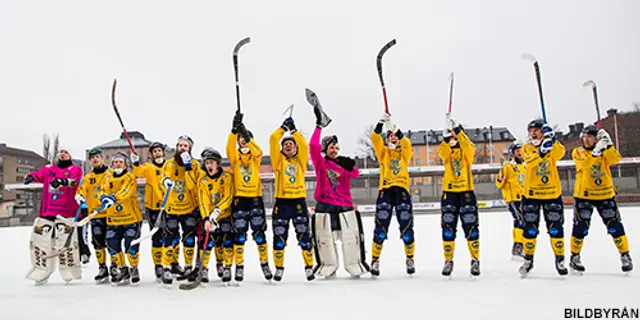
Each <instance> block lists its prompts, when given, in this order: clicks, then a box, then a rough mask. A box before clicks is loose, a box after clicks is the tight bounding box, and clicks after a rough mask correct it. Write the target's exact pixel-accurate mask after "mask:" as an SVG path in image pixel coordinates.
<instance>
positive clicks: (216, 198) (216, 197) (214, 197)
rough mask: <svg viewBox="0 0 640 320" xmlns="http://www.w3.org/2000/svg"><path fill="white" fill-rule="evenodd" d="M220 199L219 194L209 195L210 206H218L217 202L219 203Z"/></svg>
mask: <svg viewBox="0 0 640 320" xmlns="http://www.w3.org/2000/svg"><path fill="white" fill-rule="evenodd" d="M221 198H222V195H221V194H220V192H215V193H212V194H211V204H213V205H214V206H215V205H217V204H218V202H220V199H221Z"/></svg>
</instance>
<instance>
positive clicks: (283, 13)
mask: <svg viewBox="0 0 640 320" xmlns="http://www.w3.org/2000/svg"><path fill="white" fill-rule="evenodd" d="M638 13H640V1H637V0H628V1H602V0H581V1H551V0H549V1H541V0H538V1H494V0H484V1H443V0H438V1H400V0H395V1H388V0H386V1H379V0H368V1H345V0H339V1H335V0H325V1H313V2H311V1H300V0H291V1H273V0H272V1H260V0H255V1H240V0H236V1H167V0H153V1H151V0H149V1H122V0H117V1H86V0H77V1H30V0H20V1H9V0H4V1H2V2H0V43H1V49H0V108H2V109H1V110H2V112H1V115H0V117H2V121H0V142H6V143H7V144H8V145H10V146H15V147H19V148H26V149H31V150H34V151H36V152H38V153H40V152H41V144H42V142H41V140H42V134H43V133H56V132H57V133H59V134H60V139H61V142H62V144H63V145H64V146H66V147H67V148H69V149H70V151H71V152H72V154H74V157H77V158H84V155H83V154H84V151H85V149H88V148H90V147H92V146H95V145H98V144H101V143H104V142H107V141H110V140H113V139H115V138H117V137H118V136H119V134H120V132H121V129H120V125H119V123H118V121H117V118H116V116H115V114H114V113H113V110H112V108H111V101H110V91H111V83H112V81H113V79H114V78H117V79H118V82H119V87H118V97H117V101H118V106H119V109H120V113H121V114H122V117H123V120H124V123H125V126H126V127H127V129H128V130H129V131H132V130H139V131H142V132H143V133H144V134H145V136H146V137H147V139H149V140H160V141H162V142H165V143H167V144H170V145H174V144H175V143H176V138H177V137H178V136H180V135H182V134H188V135H190V136H191V137H192V138H193V139H194V140H195V151H196V154H198V155H199V153H200V151H201V150H202V149H203V148H204V147H206V146H212V147H214V148H217V149H219V150H220V151H221V152H223V154H224V149H225V143H226V140H227V136H228V133H229V130H230V127H231V121H232V117H233V114H234V112H235V108H236V106H235V84H234V73H233V64H232V59H231V57H232V55H231V53H232V49H233V47H234V45H235V44H236V42H237V41H239V40H240V39H242V38H244V37H247V36H250V37H251V43H250V44H248V45H246V46H245V47H244V48H243V49H242V51H241V54H240V82H241V100H242V108H243V112H244V113H245V122H246V124H247V126H248V127H249V129H250V130H252V131H253V132H254V134H255V135H256V138H257V141H258V142H259V143H260V144H261V145H262V147H263V148H264V149H265V150H268V138H269V135H270V134H271V132H272V131H273V130H274V129H276V128H277V127H278V126H279V125H280V124H281V122H282V120H283V119H284V117H283V116H282V113H283V111H284V109H286V108H287V107H288V106H289V105H290V104H295V111H294V118H295V120H296V122H297V125H298V127H299V128H300V129H301V130H303V131H304V132H305V133H310V132H311V131H312V130H313V125H314V124H313V123H314V120H313V113H312V109H311V107H310V106H309V104H308V103H307V102H306V100H305V96H304V89H305V88H307V87H308V88H311V89H313V90H314V91H315V92H316V93H317V94H318V96H319V98H320V100H321V102H322V104H323V105H324V107H325V109H326V111H327V113H328V114H329V115H330V116H331V117H332V118H333V119H334V122H333V123H332V124H331V125H330V127H329V128H327V131H328V132H329V133H335V134H338V135H339V137H340V139H341V146H342V150H343V152H345V153H347V154H354V153H355V152H356V151H357V145H356V140H357V136H358V135H360V134H361V132H362V131H363V128H364V127H365V126H366V125H367V124H372V123H375V122H376V121H377V120H378V118H379V116H380V114H381V113H382V111H383V108H384V104H383V99H382V92H381V89H380V84H379V81H378V76H377V71H376V64H375V58H376V54H377V53H378V50H379V49H380V48H381V47H382V46H383V45H384V44H385V43H386V42H388V41H389V40H391V39H393V38H395V39H397V45H396V46H395V47H393V48H392V49H390V50H389V51H388V52H387V54H386V55H385V57H384V61H383V64H384V73H385V80H386V84H387V90H388V97H389V104H390V110H391V114H392V116H393V118H394V119H395V121H396V123H397V124H398V126H399V127H400V128H401V129H404V130H407V129H412V130H416V129H424V128H426V127H428V128H431V129H441V128H442V127H443V125H444V113H445V111H446V106H447V99H448V92H447V90H448V76H449V73H450V72H451V71H454V72H455V74H456V79H455V80H456V81H455V84H456V86H455V94H454V107H453V109H454V114H455V115H456V116H457V117H458V118H459V120H460V121H462V122H463V123H464V124H465V125H467V126H486V125H489V124H490V123H491V124H493V125H494V126H508V127H509V128H510V129H511V130H512V133H514V134H515V135H516V136H517V137H519V138H525V137H524V134H525V126H526V124H527V123H528V122H529V121H530V120H531V119H533V118H534V117H539V116H540V104H539V100H538V93H537V89H536V84H535V76H534V72H533V67H532V65H531V64H530V63H529V62H526V61H524V60H522V59H521V54H522V53H525V52H528V53H531V54H533V55H534V56H536V58H537V59H538V60H539V61H540V65H541V70H542V78H543V79H542V80H543V87H544V94H545V100H546V104H547V115H548V118H549V121H550V122H551V123H553V124H558V125H560V127H561V128H562V129H564V131H567V130H568V129H567V126H568V125H569V124H570V123H573V122H576V121H584V122H592V121H594V120H595V111H594V107H593V101H592V96H591V92H590V90H589V89H588V88H584V87H582V83H583V82H584V81H585V80H588V79H593V80H595V81H596V83H597V84H598V89H599V95H600V105H601V109H602V113H603V115H604V113H605V111H606V109H608V108H610V107H614V106H615V107H617V108H619V109H622V110H630V109H631V108H632V102H633V101H640V32H639V31H640V19H639V18H638Z"/></svg>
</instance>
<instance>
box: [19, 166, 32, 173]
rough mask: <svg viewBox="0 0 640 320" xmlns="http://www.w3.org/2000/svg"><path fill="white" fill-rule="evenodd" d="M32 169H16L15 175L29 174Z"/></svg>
mask: <svg viewBox="0 0 640 320" xmlns="http://www.w3.org/2000/svg"><path fill="white" fill-rule="evenodd" d="M31 170H32V169H29V168H19V167H18V168H16V172H17V173H30V172H31Z"/></svg>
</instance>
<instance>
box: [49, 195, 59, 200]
mask: <svg viewBox="0 0 640 320" xmlns="http://www.w3.org/2000/svg"><path fill="white" fill-rule="evenodd" d="M58 198H59V196H58V195H57V194H54V195H52V196H51V199H53V200H58Z"/></svg>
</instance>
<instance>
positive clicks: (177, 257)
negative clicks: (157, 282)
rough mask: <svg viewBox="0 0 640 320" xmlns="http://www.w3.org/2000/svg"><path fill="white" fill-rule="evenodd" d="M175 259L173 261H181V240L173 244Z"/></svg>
mask: <svg viewBox="0 0 640 320" xmlns="http://www.w3.org/2000/svg"><path fill="white" fill-rule="evenodd" d="M172 257H173V261H171V263H174V264H175V263H180V242H178V244H176V245H175V246H173V256H172Z"/></svg>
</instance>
